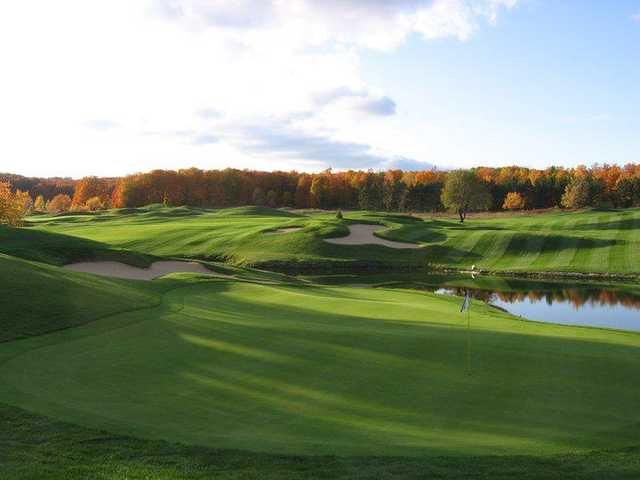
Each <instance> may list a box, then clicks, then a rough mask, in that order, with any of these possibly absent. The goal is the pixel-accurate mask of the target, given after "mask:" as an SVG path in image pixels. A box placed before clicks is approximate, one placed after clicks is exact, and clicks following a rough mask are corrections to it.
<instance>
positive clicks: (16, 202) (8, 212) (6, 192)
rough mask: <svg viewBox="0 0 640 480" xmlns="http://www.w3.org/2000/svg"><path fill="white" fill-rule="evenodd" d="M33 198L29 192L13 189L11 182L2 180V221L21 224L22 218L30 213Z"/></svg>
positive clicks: (0, 220)
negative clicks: (13, 190)
mask: <svg viewBox="0 0 640 480" xmlns="http://www.w3.org/2000/svg"><path fill="white" fill-rule="evenodd" d="M32 205H33V200H32V199H31V196H30V195H29V193H28V192H23V191H21V190H16V191H15V193H14V192H12V191H11V184H10V183H8V182H0V223H6V224H7V225H11V226H14V227H15V226H19V225H21V224H22V219H23V218H24V217H25V216H26V215H28V214H29V212H30V211H31V207H32Z"/></svg>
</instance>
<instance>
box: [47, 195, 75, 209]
mask: <svg viewBox="0 0 640 480" xmlns="http://www.w3.org/2000/svg"><path fill="white" fill-rule="evenodd" d="M70 208H71V197H70V196H69V195H64V194H58V195H56V196H55V197H53V198H52V199H51V200H49V201H48V202H47V211H48V212H49V213H61V212H68V211H69V209H70Z"/></svg>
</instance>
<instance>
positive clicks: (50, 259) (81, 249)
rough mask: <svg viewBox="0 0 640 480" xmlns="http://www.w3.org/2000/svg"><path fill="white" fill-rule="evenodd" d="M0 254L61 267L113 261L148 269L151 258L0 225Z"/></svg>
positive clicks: (63, 236)
mask: <svg viewBox="0 0 640 480" xmlns="http://www.w3.org/2000/svg"><path fill="white" fill-rule="evenodd" d="M0 253H4V254H5V255H10V256H13V257H18V258H22V259H25V260H33V261H38V262H44V263H49V264H52V265H64V264H67V263H71V262H81V261H91V260H114V261H121V262H124V263H128V264H130V265H134V266H139V267H147V266H149V265H150V264H151V263H152V262H153V260H154V257H153V256H151V255H145V254H140V253H133V252H129V251H125V250H118V249H114V248H112V247H111V246H109V245H108V244H106V243H102V242H97V241H95V240H88V239H85V238H80V237H74V236H71V235H63V234H61V233H53V232H48V231H44V230H37V229H34V228H12V227H8V226H6V225H0Z"/></svg>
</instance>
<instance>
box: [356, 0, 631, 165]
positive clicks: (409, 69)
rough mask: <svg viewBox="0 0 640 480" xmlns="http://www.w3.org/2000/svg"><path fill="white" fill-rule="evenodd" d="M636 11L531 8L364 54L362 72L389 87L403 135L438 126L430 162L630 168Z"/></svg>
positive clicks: (598, 5) (573, 5) (610, 6)
mask: <svg viewBox="0 0 640 480" xmlns="http://www.w3.org/2000/svg"><path fill="white" fill-rule="evenodd" d="M638 10H640V2H637V1H616V2H598V1H584V0H583V1H578V0H574V1H563V2H545V1H542V0H538V1H536V2H529V3H528V4H525V5H523V6H522V7H521V8H514V9H513V10H511V11H510V12H509V13H508V14H506V15H503V16H501V17H500V20H499V23H498V24H497V25H496V26H495V27H494V28H486V29H483V30H482V31H480V32H478V33H477V34H476V35H474V37H473V38H472V39H470V40H467V41H465V42H460V41H457V40H455V39H442V40H437V41H432V42H425V41H424V40H423V39H422V38H420V37H419V36H418V35H412V37H411V39H410V41H409V42H408V43H407V45H405V46H404V47H403V48H400V49H399V50H398V51H397V52H395V53H394V54H393V55H387V54H384V53H377V52H368V53H367V54H366V55H364V58H363V63H364V65H363V71H364V76H365V77H366V78H367V79H368V80H369V81H371V82H372V83H374V84H376V85H379V86H380V87H381V88H383V89H384V90H385V91H387V92H390V95H391V96H392V97H393V98H394V100H395V101H396V102H397V104H398V105H399V107H398V111H399V113H398V115H399V117H401V119H402V125H403V126H404V128H406V129H411V130H413V129H417V130H420V129H421V128H422V126H426V128H425V129H426V130H427V131H428V130H429V125H430V124H434V123H435V124H438V125H440V126H441V127H442V132H443V135H442V137H441V139H440V140H441V141H437V152H434V156H433V157H431V158H429V157H427V155H428V152H425V153H424V156H423V158H426V159H427V160H429V161H432V162H433V163H436V164H439V163H443V161H442V160H440V159H441V158H446V160H444V163H446V164H451V165H460V164H462V165H466V166H471V165H477V164H478V163H484V164H489V165H496V164H499V165H508V164H514V163H517V164H523V165H531V166H545V165H549V164H562V165H577V164H579V163H586V164H591V163H593V162H609V163H613V162H618V163H625V162H630V161H636V162H637V161H640V155H639V153H640V123H639V122H638V120H639V119H638V114H639V111H638V109H639V107H640V88H638V85H640V23H639V22H637V21H634V19H633V18H632V15H633V14H634V12H637V11H638ZM451 144H453V145H451ZM451 150H459V153H456V154H453V155H451V156H449V155H450V154H451Z"/></svg>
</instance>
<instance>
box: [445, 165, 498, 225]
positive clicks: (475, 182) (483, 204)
mask: <svg viewBox="0 0 640 480" xmlns="http://www.w3.org/2000/svg"><path fill="white" fill-rule="evenodd" d="M441 198H442V203H443V205H444V206H445V208H447V209H448V210H450V211H453V212H456V213H457V214H458V215H459V216H460V223H462V222H464V220H465V218H466V217H467V212H473V211H479V210H488V209H489V207H490V205H491V196H490V195H489V192H488V191H487V189H486V187H485V186H484V185H483V184H482V183H481V182H480V180H479V179H478V177H477V176H476V175H475V173H473V172H472V171H470V170H455V171H453V172H449V174H448V175H447V180H446V182H445V184H444V188H443V189H442V197H441Z"/></svg>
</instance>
